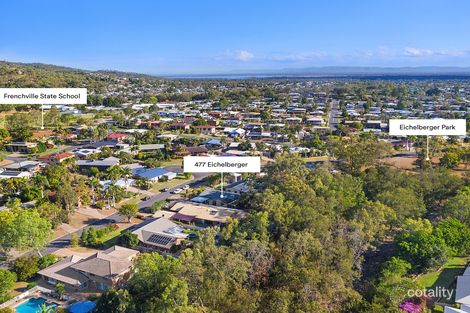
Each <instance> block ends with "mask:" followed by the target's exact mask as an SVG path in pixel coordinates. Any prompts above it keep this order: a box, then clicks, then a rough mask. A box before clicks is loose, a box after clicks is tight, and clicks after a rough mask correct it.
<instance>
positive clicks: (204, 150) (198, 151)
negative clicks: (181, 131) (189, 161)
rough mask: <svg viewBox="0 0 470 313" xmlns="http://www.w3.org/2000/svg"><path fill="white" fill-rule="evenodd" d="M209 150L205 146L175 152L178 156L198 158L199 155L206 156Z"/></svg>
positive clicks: (185, 148)
mask: <svg viewBox="0 0 470 313" xmlns="http://www.w3.org/2000/svg"><path fill="white" fill-rule="evenodd" d="M207 152H209V150H207V148H206V147H204V146H194V147H184V148H183V149H182V150H181V151H175V154H176V155H178V156H186V155H191V156H197V155H206V154H207Z"/></svg>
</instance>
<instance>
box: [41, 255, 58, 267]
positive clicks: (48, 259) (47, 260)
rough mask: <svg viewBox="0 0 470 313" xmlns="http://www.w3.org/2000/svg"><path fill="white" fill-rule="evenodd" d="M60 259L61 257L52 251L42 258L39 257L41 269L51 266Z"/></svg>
mask: <svg viewBox="0 0 470 313" xmlns="http://www.w3.org/2000/svg"><path fill="white" fill-rule="evenodd" d="M58 260H59V257H58V256H57V255H55V254H52V253H51V254H48V255H45V256H43V257H42V258H40V259H39V262H38V266H39V269H41V270H42V269H43V268H46V267H48V266H51V265H52V264H54V263H55V262H57V261H58Z"/></svg>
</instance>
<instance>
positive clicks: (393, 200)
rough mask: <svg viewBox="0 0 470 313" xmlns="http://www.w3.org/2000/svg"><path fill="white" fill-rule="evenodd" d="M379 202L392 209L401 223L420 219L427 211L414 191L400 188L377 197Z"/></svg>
mask: <svg viewBox="0 0 470 313" xmlns="http://www.w3.org/2000/svg"><path fill="white" fill-rule="evenodd" d="M377 200H379V201H380V202H381V203H383V204H385V205H387V206H389V207H391V208H392V209H393V210H394V211H395V213H396V215H397V218H398V220H399V221H402V220H404V219H405V218H409V217H419V216H421V214H422V213H423V212H424V211H425V210H426V208H425V206H424V201H423V199H422V198H421V197H419V196H418V195H417V194H416V193H415V192H414V191H413V190H411V189H407V188H402V187H398V188H395V189H394V190H389V191H384V192H382V193H380V194H378V195H377Z"/></svg>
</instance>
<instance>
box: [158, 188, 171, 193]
mask: <svg viewBox="0 0 470 313" xmlns="http://www.w3.org/2000/svg"><path fill="white" fill-rule="evenodd" d="M160 191H161V192H168V191H170V188H163V189H162V190H160Z"/></svg>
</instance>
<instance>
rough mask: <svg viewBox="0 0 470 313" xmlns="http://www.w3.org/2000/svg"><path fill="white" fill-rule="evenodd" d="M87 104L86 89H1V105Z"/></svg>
mask: <svg viewBox="0 0 470 313" xmlns="http://www.w3.org/2000/svg"><path fill="white" fill-rule="evenodd" d="M86 103H87V89H86V88H0V104H86Z"/></svg>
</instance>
